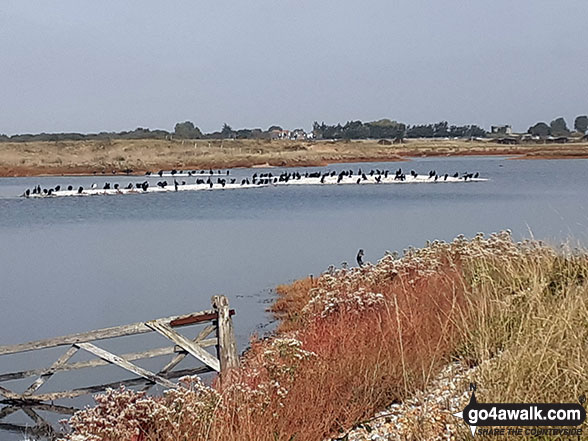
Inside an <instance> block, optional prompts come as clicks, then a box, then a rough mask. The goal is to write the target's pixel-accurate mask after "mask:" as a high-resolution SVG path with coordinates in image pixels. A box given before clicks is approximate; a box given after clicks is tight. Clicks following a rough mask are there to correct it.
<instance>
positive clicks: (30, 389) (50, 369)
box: [23, 346, 78, 397]
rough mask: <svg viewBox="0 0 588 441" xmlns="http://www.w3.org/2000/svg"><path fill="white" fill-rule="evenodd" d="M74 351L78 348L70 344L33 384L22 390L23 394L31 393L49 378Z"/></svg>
mask: <svg viewBox="0 0 588 441" xmlns="http://www.w3.org/2000/svg"><path fill="white" fill-rule="evenodd" d="M76 352H78V348H76V347H75V346H72V347H71V348H69V349H68V350H67V351H66V352H65V354H63V355H62V356H61V357H59V358H58V359H57V361H55V363H53V364H52V365H51V366H50V367H48V368H47V369H45V370H44V371H43V372H42V373H41V375H40V376H39V378H37V380H35V382H34V383H33V384H31V385H30V386H29V387H28V388H27V389H26V390H25V391H24V392H23V395H24V396H25V397H26V396H27V395H32V394H33V393H34V392H35V391H36V390H37V389H39V388H40V387H41V386H42V385H43V384H44V383H45V382H46V381H47V380H48V379H49V378H51V377H52V376H53V374H54V373H55V372H57V370H58V369H59V368H60V367H62V366H63V365H64V364H65V363H67V362H68V360H69V359H70V358H71V357H73V356H74V355H75V354H76Z"/></svg>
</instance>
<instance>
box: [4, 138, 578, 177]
mask: <svg viewBox="0 0 588 441" xmlns="http://www.w3.org/2000/svg"><path fill="white" fill-rule="evenodd" d="M455 155H516V156H517V157H521V158H548V159H549V158H553V159H557V158H586V157H588V143H586V142H583V143H582V142H574V143H570V144H541V145H538V144H522V145H500V144H496V143H494V142H478V141H466V140H435V139H433V140H406V141H405V143H403V144H391V145H383V144H379V143H378V142H377V141H373V140H366V141H349V142H345V141H337V142H330V141H320V142H307V141H287V140H275V141H269V140H222V141H221V140H177V141H168V140H156V139H152V140H113V141H99V140H98V141H58V142H18V143H17V142H5V143H0V176H37V175H75V174H92V173H100V174H101V173H106V174H112V173H113V172H114V173H123V172H124V171H125V170H133V173H134V174H144V173H145V172H146V171H157V170H160V169H164V170H171V169H178V170H180V169H184V170H188V169H208V168H216V169H219V168H233V167H252V166H262V165H271V166H311V165H326V164H329V163H337V162H361V161H398V160H402V158H405V157H409V156H455Z"/></svg>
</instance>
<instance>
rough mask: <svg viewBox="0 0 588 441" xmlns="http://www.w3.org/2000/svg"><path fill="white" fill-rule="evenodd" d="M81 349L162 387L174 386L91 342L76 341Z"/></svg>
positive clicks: (174, 385) (172, 387)
mask: <svg viewBox="0 0 588 441" xmlns="http://www.w3.org/2000/svg"><path fill="white" fill-rule="evenodd" d="M76 346H78V347H79V348H81V349H84V350H85V351H88V352H90V353H91V354H94V355H96V356H97V357H100V358H102V359H103V360H106V361H109V362H110V363H112V364H115V365H117V366H120V367H121V368H123V369H126V370H127V371H129V372H132V373H133V374H135V375H138V376H140V377H143V378H146V379H148V380H149V381H153V382H154V383H157V384H160V385H162V386H164V387H167V388H171V389H174V388H176V387H177V386H176V384H175V383H173V382H171V381H169V380H167V379H166V378H163V377H160V376H159V375H157V374H154V373H153V372H150V371H148V370H147V369H143V368H142V367H139V366H137V365H135V364H133V363H131V362H129V361H127V360H125V359H124V358H121V357H120V356H118V355H115V354H113V353H111V352H108V351H105V350H104V349H101V348H99V347H98V346H95V345H93V344H92V343H78V344H76Z"/></svg>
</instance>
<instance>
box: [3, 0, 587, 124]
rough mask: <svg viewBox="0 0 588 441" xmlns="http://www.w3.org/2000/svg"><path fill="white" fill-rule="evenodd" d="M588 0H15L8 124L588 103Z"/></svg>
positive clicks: (8, 30) (537, 114) (505, 114)
mask: <svg viewBox="0 0 588 441" xmlns="http://www.w3.org/2000/svg"><path fill="white" fill-rule="evenodd" d="M587 17H588V1H586V0H550V1H547V0H517V1H511V0H491V1H490V0H469V1H468V0H459V1H458V0H443V1H441V0H435V1H433V0H427V1H425V0H395V1H391V0H372V1H357V0H356V1H350V0H336V1H331V0H320V1H314V2H311V1H307V0H248V1H231V2H229V1H226V0H214V1H197V0H191V1H181V0H174V1H166V2H164V1H152V0H141V1H133V0H125V1H110V0H101V1H89V0H71V1H60V0H53V1H51V2H48V1H28V0H15V1H12V0H3V1H2V3H1V4H0V57H1V58H0V133H5V134H9V135H10V134H16V133H39V132H70V131H72V132H84V133H85V132H99V131H121V130H129V129H134V128H136V127H148V128H151V129H156V128H160V129H165V130H173V127H174V125H175V123H176V122H179V121H186V120H189V121H192V122H194V124H195V125H197V126H198V127H200V128H201V129H202V130H203V131H206V132H210V131H214V130H220V128H221V127H222V125H223V123H227V124H229V125H230V126H231V127H233V128H234V129H237V128H243V127H248V128H254V127H260V128H263V129H267V128H268V127H269V126H270V125H273V124H278V125H281V126H283V127H285V128H290V129H294V128H297V127H302V128H306V129H310V128H311V126H312V122H313V121H315V120H316V121H325V122H326V123H329V124H331V123H337V122H341V123H345V122H346V121H349V120H356V119H359V120H362V121H372V120H377V119H380V118H389V119H393V120H397V121H402V122H405V123H408V124H418V123H430V122H436V121H441V120H447V121H449V122H450V123H455V124H479V125H481V126H483V127H485V128H487V129H488V128H489V126H490V125H493V124H494V125H495V124H511V125H512V126H513V128H514V129H515V130H518V131H526V129H527V128H528V127H529V126H530V125H532V124H534V123H535V122H537V121H547V122H549V121H551V120H552V119H554V118H556V117H559V116H563V117H565V118H566V120H567V122H568V126H573V120H574V118H575V117H576V116H577V115H581V114H587V113H588V24H587V20H586V18H587Z"/></svg>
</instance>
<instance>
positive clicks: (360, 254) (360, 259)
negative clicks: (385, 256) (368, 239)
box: [355, 248, 363, 266]
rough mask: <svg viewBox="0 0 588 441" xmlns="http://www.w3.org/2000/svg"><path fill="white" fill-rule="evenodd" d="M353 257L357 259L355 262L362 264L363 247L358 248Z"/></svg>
mask: <svg viewBox="0 0 588 441" xmlns="http://www.w3.org/2000/svg"><path fill="white" fill-rule="evenodd" d="M355 259H356V260H357V264H358V265H359V266H363V249H361V248H360V250H359V251H358V252H357V257H356V258H355Z"/></svg>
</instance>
